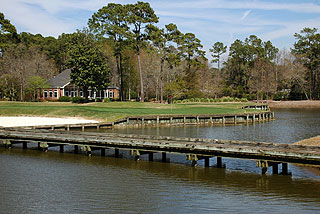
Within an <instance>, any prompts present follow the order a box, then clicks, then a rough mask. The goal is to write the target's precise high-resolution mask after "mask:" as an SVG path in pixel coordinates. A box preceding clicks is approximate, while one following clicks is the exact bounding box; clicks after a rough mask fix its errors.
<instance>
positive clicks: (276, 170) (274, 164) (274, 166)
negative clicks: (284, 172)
mask: <svg viewBox="0 0 320 214" xmlns="http://www.w3.org/2000/svg"><path fill="white" fill-rule="evenodd" d="M278 168H279V167H278V163H273V165H272V174H274V175H277V174H279V169H278Z"/></svg>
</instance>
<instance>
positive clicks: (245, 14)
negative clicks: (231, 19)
mask: <svg viewBox="0 0 320 214" xmlns="http://www.w3.org/2000/svg"><path fill="white" fill-rule="evenodd" d="M250 13H251V10H247V11H246V12H244V14H243V16H242V17H241V19H240V20H241V21H243V20H245V19H246V18H247V16H248V15H249V14H250Z"/></svg>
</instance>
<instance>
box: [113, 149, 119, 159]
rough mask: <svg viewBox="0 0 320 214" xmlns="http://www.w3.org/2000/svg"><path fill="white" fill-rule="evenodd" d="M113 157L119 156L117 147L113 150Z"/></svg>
mask: <svg viewBox="0 0 320 214" xmlns="http://www.w3.org/2000/svg"><path fill="white" fill-rule="evenodd" d="M114 157H116V158H118V157H120V151H119V149H115V150H114Z"/></svg>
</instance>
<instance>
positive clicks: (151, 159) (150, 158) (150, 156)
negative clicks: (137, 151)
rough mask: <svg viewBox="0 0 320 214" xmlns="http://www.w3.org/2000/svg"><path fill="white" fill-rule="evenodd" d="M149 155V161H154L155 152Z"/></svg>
mask: <svg viewBox="0 0 320 214" xmlns="http://www.w3.org/2000/svg"><path fill="white" fill-rule="evenodd" d="M148 155H149V161H153V152H150V153H149V154H148Z"/></svg>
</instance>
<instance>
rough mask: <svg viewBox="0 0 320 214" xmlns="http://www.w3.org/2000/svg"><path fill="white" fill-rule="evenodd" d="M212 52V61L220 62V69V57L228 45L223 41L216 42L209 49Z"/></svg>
mask: <svg viewBox="0 0 320 214" xmlns="http://www.w3.org/2000/svg"><path fill="white" fill-rule="evenodd" d="M209 51H210V52H211V53H212V54H211V56H212V58H213V60H212V61H211V62H212V63H218V70H219V71H220V57H221V55H222V54H224V53H226V51H227V46H226V45H224V44H223V43H222V42H216V43H214V44H213V46H212V48H211V49H210V50H209Z"/></svg>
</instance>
